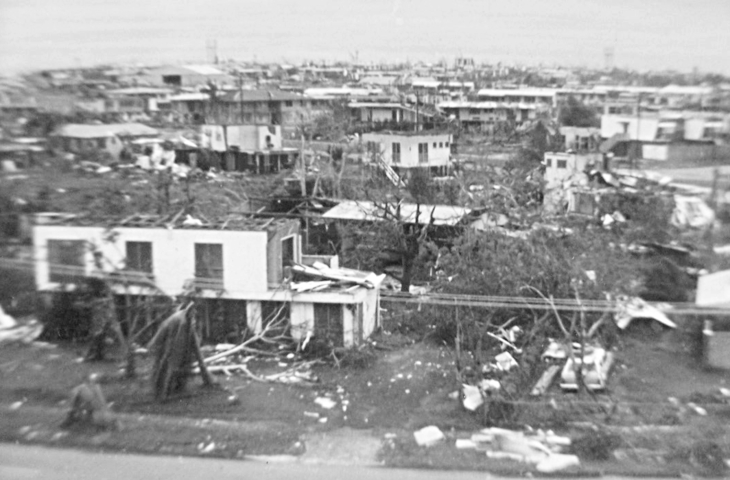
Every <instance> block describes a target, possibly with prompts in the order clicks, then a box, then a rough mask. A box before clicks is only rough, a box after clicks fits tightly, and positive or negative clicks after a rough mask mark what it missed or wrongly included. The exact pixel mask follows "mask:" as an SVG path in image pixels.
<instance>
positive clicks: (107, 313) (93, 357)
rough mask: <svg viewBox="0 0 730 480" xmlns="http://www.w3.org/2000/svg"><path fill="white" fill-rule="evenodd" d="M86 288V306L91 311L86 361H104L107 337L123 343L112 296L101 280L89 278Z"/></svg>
mask: <svg viewBox="0 0 730 480" xmlns="http://www.w3.org/2000/svg"><path fill="white" fill-rule="evenodd" d="M88 287H89V297H90V299H89V300H88V302H87V304H86V306H87V307H88V308H89V309H90V310H91V331H90V335H91V345H89V351H88V352H87V354H86V360H87V361H90V362H94V361H100V360H104V353H105V351H106V339H107V336H109V335H112V334H113V335H114V336H116V337H117V340H118V341H119V343H120V345H124V344H125V342H124V335H123V334H122V329H121V327H120V326H119V322H118V321H117V315H116V308H115V306H114V294H113V293H112V291H111V289H110V288H109V286H108V285H107V284H106V283H105V282H104V281H103V280H101V279H98V278H91V279H89V281H88Z"/></svg>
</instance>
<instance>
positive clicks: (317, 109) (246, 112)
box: [204, 89, 330, 133]
mask: <svg viewBox="0 0 730 480" xmlns="http://www.w3.org/2000/svg"><path fill="white" fill-rule="evenodd" d="M205 110H206V111H205V113H204V117H205V119H206V121H207V122H208V123H213V124H219V125H244V124H259V125H281V126H282V127H283V129H284V131H285V133H292V132H294V131H295V130H296V128H297V127H298V126H299V125H301V124H302V123H303V122H307V121H309V120H311V119H313V118H314V117H316V116H317V115H320V114H322V113H326V112H329V111H330V107H329V101H326V100H320V99H315V98H310V97H307V96H304V95H300V94H297V93H292V92H285V91H283V90H276V89H270V90H264V89H255V90H247V89H238V90H230V91H223V92H216V93H215V94H214V95H213V94H211V98H210V99H209V101H208V102H206V104H205Z"/></svg>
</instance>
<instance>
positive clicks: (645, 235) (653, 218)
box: [598, 191, 676, 243]
mask: <svg viewBox="0 0 730 480" xmlns="http://www.w3.org/2000/svg"><path fill="white" fill-rule="evenodd" d="M616 211H619V212H621V213H622V214H623V215H624V216H625V217H626V220H628V222H627V223H626V224H624V225H622V226H619V227H617V228H618V229H619V230H618V231H617V233H618V234H620V235H621V241H623V242H626V243H631V242H634V241H645V242H658V243H666V242H669V241H670V240H671V239H672V237H673V236H674V233H675V232H676V229H675V227H674V226H672V224H671V218H672V212H673V211H674V199H673V197H671V196H664V195H660V194H658V193H657V192H638V193H630V192H625V191H618V192H616V194H614V195H601V198H600V201H599V202H598V217H599V218H600V217H602V216H603V214H609V215H610V214H612V213H613V212H616Z"/></svg>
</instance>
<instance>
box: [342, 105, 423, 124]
mask: <svg viewBox="0 0 730 480" xmlns="http://www.w3.org/2000/svg"><path fill="white" fill-rule="evenodd" d="M347 108H348V109H349V110H350V112H351V113H352V118H353V120H355V121H358V122H363V123H381V122H393V123H416V120H420V119H421V118H423V117H424V116H426V114H425V113H424V112H423V110H421V111H419V110H417V109H416V108H415V107H413V106H411V105H403V104H400V103H396V102H350V103H348V104H347ZM428 116H429V117H431V116H432V115H428Z"/></svg>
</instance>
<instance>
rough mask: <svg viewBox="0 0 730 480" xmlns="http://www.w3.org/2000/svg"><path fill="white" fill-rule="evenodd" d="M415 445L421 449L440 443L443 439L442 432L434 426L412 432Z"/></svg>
mask: <svg viewBox="0 0 730 480" xmlns="http://www.w3.org/2000/svg"><path fill="white" fill-rule="evenodd" d="M413 437H414V438H415V439H416V443H417V444H418V445H419V446H421V447H430V446H431V445H436V444H437V443H439V442H440V441H442V440H443V439H444V438H445V437H444V434H443V432H442V431H441V430H440V429H439V428H438V427H436V426H434V425H431V426H428V427H424V428H422V429H420V430H417V431H415V432H413Z"/></svg>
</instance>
